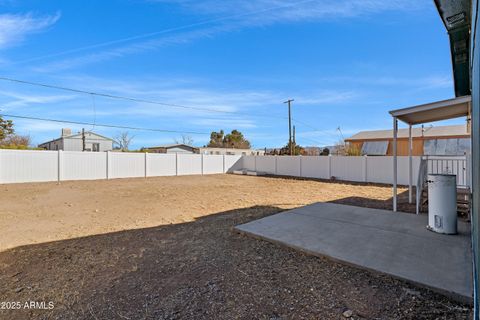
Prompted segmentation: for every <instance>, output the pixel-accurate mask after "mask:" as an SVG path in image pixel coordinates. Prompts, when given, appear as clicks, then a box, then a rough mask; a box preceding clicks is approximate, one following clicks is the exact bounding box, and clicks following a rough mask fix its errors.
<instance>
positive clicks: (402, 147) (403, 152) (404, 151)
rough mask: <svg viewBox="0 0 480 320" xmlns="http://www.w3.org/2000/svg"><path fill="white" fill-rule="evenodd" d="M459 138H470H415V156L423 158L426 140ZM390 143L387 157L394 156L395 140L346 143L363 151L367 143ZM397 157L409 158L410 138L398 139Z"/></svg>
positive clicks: (413, 152) (413, 153) (454, 137)
mask: <svg viewBox="0 0 480 320" xmlns="http://www.w3.org/2000/svg"><path fill="white" fill-rule="evenodd" d="M457 138H470V136H450V137H445V136H443V137H427V138H413V143H412V145H413V150H412V155H413V156H423V143H424V141H425V140H433V139H457ZM387 140H388V141H389V143H388V149H387V154H386V155H387V156H393V139H376V140H358V141H356V140H355V141H349V140H348V139H347V140H346V142H348V143H350V144H351V145H352V146H354V147H355V148H358V150H362V146H363V143H364V142H366V141H387ZM397 155H399V156H408V138H399V139H397Z"/></svg>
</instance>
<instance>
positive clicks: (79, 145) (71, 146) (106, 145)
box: [63, 133, 113, 151]
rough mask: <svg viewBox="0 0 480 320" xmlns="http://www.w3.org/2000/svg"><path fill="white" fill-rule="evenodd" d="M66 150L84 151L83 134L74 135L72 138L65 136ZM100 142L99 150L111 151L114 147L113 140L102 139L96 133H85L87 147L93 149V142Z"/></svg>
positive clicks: (64, 145) (64, 144) (64, 147)
mask: <svg viewBox="0 0 480 320" xmlns="http://www.w3.org/2000/svg"><path fill="white" fill-rule="evenodd" d="M63 141H64V142H63V150H64V151H82V150H83V141H82V137H81V136H74V137H70V138H63ZM93 143H98V144H100V150H99V151H111V150H112V149H113V142H112V141H111V140H107V139H102V138H100V137H98V136H96V135H92V134H90V133H85V148H86V149H87V150H88V149H90V150H92V144H93Z"/></svg>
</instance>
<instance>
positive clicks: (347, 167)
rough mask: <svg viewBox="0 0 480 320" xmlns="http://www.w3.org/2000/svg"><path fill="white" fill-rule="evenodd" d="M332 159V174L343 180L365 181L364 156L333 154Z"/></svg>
mask: <svg viewBox="0 0 480 320" xmlns="http://www.w3.org/2000/svg"><path fill="white" fill-rule="evenodd" d="M331 161H332V168H331V170H332V176H334V177H335V178H336V179H339V180H345V181H365V163H364V161H366V160H365V157H363V156H362V157H341V156H334V157H332V159H331Z"/></svg>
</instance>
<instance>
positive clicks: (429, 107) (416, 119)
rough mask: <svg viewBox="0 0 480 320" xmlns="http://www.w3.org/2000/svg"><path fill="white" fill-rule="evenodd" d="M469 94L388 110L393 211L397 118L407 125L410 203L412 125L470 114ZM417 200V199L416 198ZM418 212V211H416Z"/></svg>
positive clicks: (410, 192) (409, 199) (409, 197)
mask: <svg viewBox="0 0 480 320" xmlns="http://www.w3.org/2000/svg"><path fill="white" fill-rule="evenodd" d="M471 101H472V99H471V97H470V96H463V97H458V98H454V99H449V100H443V101H437V102H432V103H427V104H422V105H418V106H414V107H409V108H404V109H397V110H392V111H390V114H391V115H392V117H393V211H397V181H398V180H397V176H398V172H397V136H398V120H401V121H402V122H404V123H406V124H408V125H409V130H408V133H409V139H408V141H409V143H408V156H409V162H408V175H409V179H408V182H409V183H408V201H409V203H412V179H413V177H412V172H413V170H412V149H413V142H412V125H415V124H421V123H427V122H435V121H440V120H447V119H453V118H459V117H468V116H469V115H470V104H471ZM416 200H417V201H418V199H416ZM417 213H418V212H417Z"/></svg>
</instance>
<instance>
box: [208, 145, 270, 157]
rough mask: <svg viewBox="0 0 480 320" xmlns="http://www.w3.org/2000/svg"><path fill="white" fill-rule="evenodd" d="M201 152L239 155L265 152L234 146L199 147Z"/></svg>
mask: <svg viewBox="0 0 480 320" xmlns="http://www.w3.org/2000/svg"><path fill="white" fill-rule="evenodd" d="M200 153H201V154H216V155H223V154H226V155H240V156H250V155H260V156H263V155H264V154H265V150H255V149H234V148H208V147H207V148H200Z"/></svg>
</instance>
